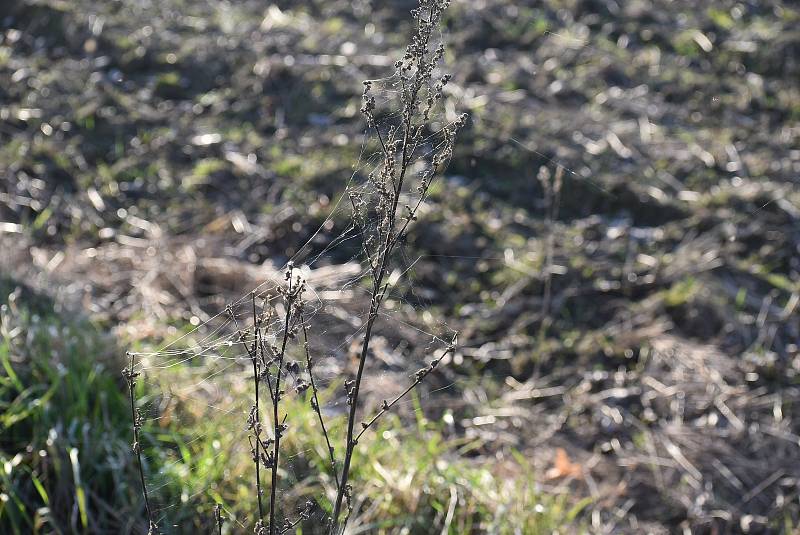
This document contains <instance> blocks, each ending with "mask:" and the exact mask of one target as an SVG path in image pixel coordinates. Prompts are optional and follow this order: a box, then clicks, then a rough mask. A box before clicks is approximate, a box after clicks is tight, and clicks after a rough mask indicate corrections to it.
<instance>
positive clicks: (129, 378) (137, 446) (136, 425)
mask: <svg viewBox="0 0 800 535" xmlns="http://www.w3.org/2000/svg"><path fill="white" fill-rule="evenodd" d="M128 359H129V361H128V367H127V368H125V369H124V370H122V375H123V376H124V377H125V381H126V382H127V383H128V394H129V397H130V402H131V424H132V428H133V445H132V449H133V453H134V454H135V455H136V462H137V465H138V468H139V480H140V483H141V485H142V497H143V499H144V508H145V511H146V512H147V522H148V528H147V533H148V535H156V534H157V533H158V525H157V524H156V523H155V520H153V510H152V509H151V508H150V498H149V496H148V495H147V484H146V483H145V481H144V464H142V445H141V442H140V441H139V430H140V429H141V428H142V414H141V413H140V412H139V410H138V409H137V408H136V391H135V390H136V378H137V377H139V372H137V371H136V362H135V357H134V355H133V353H128Z"/></svg>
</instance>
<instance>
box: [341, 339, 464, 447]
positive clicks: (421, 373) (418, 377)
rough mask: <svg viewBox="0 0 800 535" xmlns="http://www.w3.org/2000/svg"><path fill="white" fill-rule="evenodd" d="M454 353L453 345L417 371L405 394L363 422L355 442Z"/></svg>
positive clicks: (385, 403)
mask: <svg viewBox="0 0 800 535" xmlns="http://www.w3.org/2000/svg"><path fill="white" fill-rule="evenodd" d="M453 351H455V345H454V344H451V345H449V346H448V347H447V348H445V350H444V353H442V355H441V356H440V357H439V358H437V359H434V360H432V361H431V363H430V364H428V366H426V367H425V368H420V369H419V370H417V371H416V373H415V374H414V382H413V383H411V385H409V387H408V388H406V389H405V390H403V392H401V393H400V394H398V395H397V397H395V398H394V399H393V400H392V401H386V400H383V403H382V404H381V410H380V411H379V412H378V413H376V414H375V415H374V416H373V417H372V418H371V419H370V420H369V421H367V422H361V432H360V433H358V435H356V438H355V441H356V442H358V440H359V439H360V438H361V435H363V434H364V433H365V432H366V431H367V429H369V428H370V427H372V425H373V424H374V423H375V422H376V421H378V419H379V418H380V417H381V416H383V415H384V414H386V413H387V412H389V411H390V410H391V409H392V407H394V406H395V405H396V404H397V403H398V402H399V401H400V400H402V399H403V398H404V397H405V396H407V395H408V394H409V392H411V391H412V390H414V388H416V387H417V386H418V385H419V384H420V383H421V382H422V381H423V380H424V379H425V377H427V376H428V374H429V373H431V372H432V371H433V370H434V369H435V368H436V366H437V365H438V364H439V362H441V360H442V359H443V358H444V357H445V356H446V355H447V354H448V353H452V352H453Z"/></svg>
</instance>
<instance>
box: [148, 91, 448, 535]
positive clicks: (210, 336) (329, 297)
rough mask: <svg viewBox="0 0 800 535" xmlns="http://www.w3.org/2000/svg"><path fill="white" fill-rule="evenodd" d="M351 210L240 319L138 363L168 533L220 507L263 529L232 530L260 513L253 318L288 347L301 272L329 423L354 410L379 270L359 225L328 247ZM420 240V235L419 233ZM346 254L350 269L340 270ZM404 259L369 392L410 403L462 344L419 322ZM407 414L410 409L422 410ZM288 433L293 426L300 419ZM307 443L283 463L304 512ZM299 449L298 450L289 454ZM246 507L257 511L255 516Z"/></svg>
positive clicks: (399, 256) (334, 213) (219, 316)
mask: <svg viewBox="0 0 800 535" xmlns="http://www.w3.org/2000/svg"><path fill="white" fill-rule="evenodd" d="M372 83H373V94H374V95H375V96H376V100H377V108H378V110H386V109H391V108H392V107H393V106H396V101H397V99H398V96H399V94H400V91H401V87H400V83H399V81H398V79H397V78H396V77H394V76H393V77H389V78H384V79H380V80H372ZM445 115H446V114H444V113H440V114H439V116H438V117H436V120H434V121H433V123H432V124H431V131H430V132H429V133H428V134H427V135H426V136H425V137H424V138H423V141H422V142H421V143H420V144H419V149H418V150H417V152H416V153H415V154H414V157H413V164H412V166H411V171H413V172H419V171H421V170H422V169H424V168H425V166H430V159H431V156H432V154H433V153H434V151H436V150H437V149H438V144H440V143H442V140H441V133H440V131H441V129H442V128H443V127H445V126H446V124H447V123H446V121H447V117H446V116H445ZM451 119H452V117H451ZM378 121H379V122H378V125H379V126H378V128H381V129H382V130H384V129H385V128H386V126H385V125H388V124H390V123H394V124H396V123H397V122H398V121H399V114H398V113H394V114H384V115H380V116H379V117H378ZM364 139H365V141H364V144H362V147H361V152H360V156H359V159H358V161H357V163H356V165H355V166H354V171H353V173H352V175H351V176H350V177H349V179H348V180H347V184H346V189H347V191H348V192H350V193H353V194H355V195H357V196H362V197H364V198H367V197H369V196H370V195H374V192H373V191H371V188H372V186H371V185H370V184H369V182H368V181H367V180H365V178H364V177H365V176H366V175H367V174H368V173H369V172H370V171H372V170H374V169H375V168H376V167H377V166H379V165H380V163H381V161H382V158H383V156H382V153H381V152H380V150H379V146H378V145H377V140H376V139H375V136H374V130H373V129H367V130H365V132H364ZM412 174H413V173H412ZM418 200H419V198H418V194H416V193H415V191H414V189H413V187H411V188H408V192H407V194H406V195H404V197H403V198H402V200H401V202H404V203H408V204H412V205H413V204H415V203H416V202H417V201H418ZM351 210H352V207H351V205H350V204H349V202H348V196H347V195H346V194H345V195H342V196H341V198H340V199H339V200H338V201H337V202H335V203H334V205H333V207H332V209H331V211H330V214H329V215H328V217H327V219H326V220H325V221H324V222H323V223H322V224H321V225H320V226H319V228H318V229H317V230H316V232H314V233H313V235H312V236H311V238H310V239H309V240H308V241H307V243H306V244H305V245H304V246H303V247H301V248H299V249H298V252H297V253H296V254H295V255H294V256H293V257H292V259H291V261H290V262H291V263H290V264H288V263H287V264H286V265H283V266H276V268H277V269H276V270H275V276H274V277H272V278H270V279H268V280H265V281H263V282H262V283H261V284H259V285H258V286H257V287H255V288H253V289H252V290H251V291H248V292H246V293H243V294H242V295H240V296H239V297H238V298H236V299H234V300H232V301H231V302H230V303H229V305H228V307H226V308H225V309H223V310H219V311H216V314H215V315H213V316H212V317H211V318H210V319H209V320H208V321H205V322H203V323H201V324H200V325H198V326H196V327H195V328H193V329H192V330H191V331H189V332H187V333H186V334H184V335H183V336H180V337H179V338H177V339H176V340H173V341H171V342H169V343H167V344H166V345H164V346H163V347H160V348H158V349H156V350H153V351H139V352H134V353H133V356H134V359H135V362H136V370H137V371H138V372H140V374H141V375H140V376H139V377H138V381H137V382H138V383H139V389H138V392H139V397H138V399H137V404H138V406H139V407H140V410H141V412H142V416H143V419H144V427H143V430H142V443H143V460H144V464H145V466H144V473H145V478H146V483H147V490H148V493H149V496H150V501H151V506H152V508H153V510H154V516H155V520H156V521H157V522H158V523H159V524H160V525H162V526H170V525H171V524H178V523H179V522H180V521H182V520H183V521H185V519H180V518H178V516H177V515H180V514H186V513H185V509H186V507H185V506H184V505H183V504H186V503H192V502H194V503H195V505H196V506H199V507H200V509H201V510H204V511H205V513H206V514H208V515H209V518H210V517H211V516H212V509H213V506H214V504H215V503H220V504H221V505H222V507H223V511H227V513H224V514H226V516H228V518H229V521H231V522H234V523H235V524H237V525H239V528H240V529H244V528H245V527H250V526H252V524H253V523H254V517H250V518H232V516H233V514H232V511H231V508H232V506H231V504H232V503H234V502H240V503H239V505H238V509H239V510H242V509H249V511H256V510H257V508H256V506H255V504H256V495H255V490H254V467H253V463H252V460H251V453H250V450H251V442H250V439H249V437H250V435H251V432H250V431H249V430H248V429H247V419H248V415H249V414H250V411H251V407H252V406H253V404H254V396H253V391H254V388H253V379H252V367H251V359H250V355H249V353H248V350H247V347H246V346H247V345H249V344H252V342H253V339H254V331H253V318H254V316H260V315H261V314H262V312H263V310H264V309H265V303H266V302H275V303H277V305H276V313H275V315H274V316H272V317H271V318H270V319H269V320H268V323H267V324H264V325H263V326H262V328H263V332H264V333H266V335H267V336H268V337H270V338H269V339H268V340H267V343H271V344H279V343H280V337H281V332H282V329H283V324H282V322H283V318H284V317H285V310H284V309H283V308H282V305H281V304H280V299H279V298H277V296H278V294H279V289H280V287H282V286H283V285H285V282H286V281H285V279H283V277H282V275H283V273H284V272H286V270H287V268H288V267H289V265H292V266H293V268H292V270H291V276H292V277H293V278H295V277H298V276H299V277H301V278H302V279H303V280H305V281H306V283H307V285H308V289H307V291H306V292H305V294H304V296H303V297H304V302H305V308H304V319H305V322H306V324H307V325H308V326H309V332H310V340H309V343H310V349H311V353H312V355H313V358H314V361H315V366H314V373H315V380H316V381H317V382H318V386H319V388H320V391H321V393H322V395H323V399H324V400H325V401H324V407H323V409H322V410H323V414H324V415H325V416H326V418H327V417H330V418H339V419H342V418H343V416H344V414H345V412H346V409H347V405H346V401H345V395H344V394H345V392H344V388H343V387H342V382H343V381H344V379H345V378H346V377H350V376H352V374H353V372H354V368H353V364H354V363H355V362H356V361H355V355H356V352H357V350H358V348H360V344H361V339H362V337H363V330H364V319H365V316H366V311H367V309H368V306H369V298H370V290H371V287H370V277H371V269H370V266H369V263H368V261H367V260H366V258H365V257H364V254H363V252H362V249H361V245H360V244H361V235H360V234H359V231H358V230H357V229H356V227H355V226H354V225H353V224H350V225H349V226H347V227H346V228H345V229H344V230H342V231H341V232H339V233H337V234H334V235H327V234H328V231H327V230H326V229H327V228H330V227H329V225H328V223H329V222H330V221H333V220H344V221H347V220H349V218H350V217H351ZM373 217H374V216H373ZM410 229H411V232H414V231H415V230H414V226H413V225H411V227H410ZM423 232H424V230H423ZM319 242H322V243H324V244H325V245H324V247H322V248H319V247H316V249H315V248H314V247H312V243H314V244H317V243H319ZM342 252H344V253H345V257H347V258H349V259H348V260H347V261H346V262H344V263H342V262H341V258H342ZM334 254H335V255H336V259H338V260H334V258H333V257H334ZM393 257H394V258H393V261H392V270H391V273H390V274H389V276H388V283H389V286H390V290H389V293H388V295H389V299H388V301H390V304H389V306H391V307H392V310H387V309H384V311H383V312H382V313H381V314H380V317H379V319H378V321H377V324H376V331H377V335H376V338H375V342H374V343H373V351H372V353H374V355H375V356H374V358H372V359H371V360H373V361H375V365H374V367H373V368H371V369H370V370H368V373H370V374H372V375H371V376H370V379H369V381H374V382H375V383H376V384H379V385H380V388H381V389H383V391H384V393H385V395H386V396H390V395H391V394H392V392H395V393H400V392H401V391H402V390H404V389H405V388H406V387H407V386H408V385H409V384H411V383H412V382H413V376H414V371H415V370H417V369H419V368H420V367H421V366H425V365H426V364H427V363H428V362H429V361H430V360H431V359H432V358H434V357H435V356H437V355H436V354H437V352H440V350H441V349H442V348H444V347H447V345H448V344H449V343H450V342H451V341H452V339H453V337H454V332H453V331H452V330H451V329H450V328H449V327H448V326H447V324H446V322H445V321H443V318H436V319H434V320H433V322H429V324H431V325H433V327H429V326H426V325H422V324H420V323H419V322H418V321H415V320H414V319H413V316H415V312H416V311H418V310H419V309H421V308H425V307H426V305H428V304H430V303H429V302H427V299H424V298H420V296H418V295H415V294H414V292H413V288H414V268H415V265H416V263H417V261H418V260H419V257H415V256H414V253H413V252H412V251H410V250H408V248H407V247H406V245H405V244H403V243H400V245H399V246H398V247H397V249H396V253H395V254H394V255H393ZM332 262H339V263H338V264H332ZM254 310H255V314H254ZM304 359H305V357H304V354H303V351H302V343H301V342H300V341H298V340H295V341H292V342H290V344H289V350H288V351H287V360H293V361H297V362H298V363H299V365H300V372H299V374H295V373H290V374H289V376H288V378H287V382H286V386H285V390H286V392H287V398H289V402H288V403H290V404H291V403H292V400H294V401H296V402H298V403H300V402H302V403H308V399H307V397H308V394H307V393H306V394H296V393H295V392H293V391H292V387H293V385H295V384H297V382H298V381H299V379H300V378H301V376H302V378H303V379H307V375H306V365H305V362H304ZM368 387H369V386H368ZM401 403H402V404H404V405H406V404H409V403H411V398H408V399H406V400H404V401H403V402H401ZM289 406H290V405H289ZM260 407H261V411H260V415H261V420H262V422H264V427H265V435H266V436H270V435H271V432H270V431H271V426H272V422H271V421H270V414H271V406H270V404H269V399H268V396H267V394H266V392H261V404H260ZM400 408H402V407H400ZM377 409H378V407H376V406H375V404H373V405H371V406H370V405H366V404H365V406H364V408H363V409H362V417H363V418H365V419H368V418H369V417H370V416H371V415H372V414H374V412H375V411H376V410H377ZM284 411H285V409H284ZM282 412H283V411H282ZM306 412H309V413H310V411H306ZM290 416H291V415H290ZM288 423H289V425H290V426H291V425H292V424H293V422H292V420H291V418H289V420H288ZM290 432H291V431H290ZM316 432H317V436H315V437H313V440H309V445H308V448H312V447H319V445H320V444H322V442H321V440H322V436H321V434H319V429H318V428H317V429H316ZM331 438H332V439H333V440H334V441H335V442H336V447H337V452H341V451H343V449H344V446H343V434H342V433H341V432H334V433H333V434H332V436H331ZM297 443H299V444H301V446H300V448H297V447H294V449H287V450H285V451H284V453H283V455H284V457H282V460H281V463H280V472H279V473H280V474H281V476H280V477H281V479H282V481H283V483H282V484H281V485H282V491H284V489H285V493H286V494H285V495H284V496H283V497H282V501H283V502H289V503H293V502H298V503H301V502H302V496H300V494H302V490H298V491H296V492H297V493H298V495H296V496H295V495H292V492H295V491H294V490H292V487H297V485H296V482H297V481H300V480H303V479H304V478H306V477H311V478H314V477H317V475H316V474H315V473H314V471H313V470H309V468H308V467H307V466H304V465H302V464H303V463H301V461H302V460H303V458H304V457H306V455H304V454H307V453H308V451H307V450H303V449H302V448H303V446H302V439H298V441H297ZM312 443H313V444H312ZM292 446H296V444H292V445H290V446H289V447H290V448H291V447H292ZM282 449H283V448H282ZM322 458H324V455H323V456H322ZM295 461H297V463H296V462H295ZM268 474H269V471H268V470H266V469H262V474H261V477H262V478H263V480H265V481H266V479H267V478H268ZM328 483H329V484H330V481H328ZM267 487H268V485H264V488H267ZM242 501H247V502H248V503H250V504H251V505H252V506H250V507H244V508H243V507H242V506H241V502H242ZM204 504H205V505H204Z"/></svg>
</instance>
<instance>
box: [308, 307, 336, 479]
mask: <svg viewBox="0 0 800 535" xmlns="http://www.w3.org/2000/svg"><path fill="white" fill-rule="evenodd" d="M300 323H301V324H302V325H303V346H304V349H305V353H306V369H307V370H308V377H309V380H310V383H311V408H312V409H314V412H316V413H317V418H318V419H319V425H320V427H321V428H322V436H324V437H325V443H326V444H327V446H328V455H329V456H330V462H331V470H333V479H334V481H335V482H336V488H337V489H338V488H339V473H338V470H337V469H336V457H335V456H334V453H333V452H334V450H333V446H332V445H331V439H330V435H329V434H328V429H327V428H326V427H325V420H324V419H323V418H322V408H321V407H320V405H319V397H318V395H317V385H316V383H315V382H314V373H313V371H312V368H313V366H314V364H313V360H312V358H311V353H310V352H309V349H308V327H307V325H306V319H305V315H304V314H303V313H302V312H301V313H300Z"/></svg>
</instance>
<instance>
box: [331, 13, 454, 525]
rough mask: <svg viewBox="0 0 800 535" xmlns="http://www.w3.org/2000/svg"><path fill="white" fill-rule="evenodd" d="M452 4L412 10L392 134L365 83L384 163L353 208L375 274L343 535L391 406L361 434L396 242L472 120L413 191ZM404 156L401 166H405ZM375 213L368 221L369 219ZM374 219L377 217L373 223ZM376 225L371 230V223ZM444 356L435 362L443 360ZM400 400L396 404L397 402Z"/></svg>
mask: <svg viewBox="0 0 800 535" xmlns="http://www.w3.org/2000/svg"><path fill="white" fill-rule="evenodd" d="M448 5H449V1H448V0H420V2H419V8H417V9H415V10H414V11H413V12H412V15H413V16H414V18H415V20H416V21H417V28H416V31H415V33H414V36H413V38H412V41H411V44H409V46H408V47H407V49H406V53H405V55H404V56H403V58H402V60H400V61H398V62H397V63H396V64H395V68H396V75H397V76H398V77H399V79H400V82H401V86H402V91H401V103H400V110H399V111H400V113H399V116H400V118H401V119H400V124H399V125H393V126H391V127H390V128H389V129H388V131H387V132H386V135H385V136H384V134H383V133H382V132H381V128H380V126H379V125H378V124H377V123H376V120H375V115H374V111H375V97H373V96H372V95H371V94H370V91H371V87H372V82H371V81H366V82H364V95H363V100H364V105H363V107H362V109H361V111H362V113H363V114H364V116H365V118H366V121H367V124H368V125H369V126H370V127H373V128H374V130H375V132H376V133H377V137H378V141H379V143H380V147H381V152H382V155H383V162H382V164H381V165H380V166H379V168H378V169H377V170H376V171H377V172H373V173H370V175H369V177H368V183H369V185H370V186H371V187H372V188H373V189H374V194H373V195H372V196H371V197H370V196H367V195H363V194H358V193H355V192H351V193H350V202H351V205H352V207H353V225H354V227H355V228H356V229H358V231H359V233H360V235H361V239H362V248H363V252H364V255H365V256H366V260H367V261H368V263H369V267H370V271H371V275H372V290H371V298H370V306H369V310H368V312H367V318H366V324H365V329H364V334H363V337H362V341H361V351H360V354H359V361H358V369H357V371H356V376H355V379H351V380H348V381H347V382H346V383H345V385H346V387H347V398H348V403H349V405H350V409H349V413H348V417H347V438H346V442H345V453H344V460H343V463H342V472H341V479H340V481H339V484H338V490H337V493H336V501H335V504H334V509H333V514H332V516H331V524H330V532H331V533H337V532H339V531H341V530H343V528H344V524H346V522H347V516H345V520H344V521H343V522H342V525H340V520H339V519H340V517H341V514H342V505H343V502H344V500H345V498H347V499H348V502H349V497H350V495H351V492H352V489H351V487H350V485H348V479H349V476H350V466H351V462H352V458H353V452H354V450H355V447H356V445H357V443H358V437H360V436H361V435H362V434H363V432H364V431H365V430H366V429H367V428H369V426H370V425H371V423H372V422H374V421H375V420H377V418H379V417H380V415H382V414H383V413H384V412H385V411H386V410H388V408H390V407H391V405H389V404H388V403H386V402H384V410H383V411H382V412H380V413H379V414H378V415H376V417H375V418H373V420H371V421H370V422H369V423H363V422H362V430H361V432H360V433H358V435H356V432H355V423H356V420H357V412H358V398H359V393H360V389H361V385H362V381H363V379H364V369H365V365H366V362H367V360H368V356H369V348H370V342H371V340H372V336H373V328H374V326H375V321H376V319H377V318H378V316H379V314H380V309H381V305H382V303H383V300H384V297H385V296H386V292H387V289H388V286H389V285H388V284H387V283H385V282H384V279H385V278H386V275H387V273H388V272H389V270H390V266H391V264H392V262H391V260H392V254H393V252H394V250H395V247H396V246H397V244H398V243H399V242H400V241H401V240H402V238H403V236H404V235H405V232H406V230H407V228H408V226H409V225H410V223H411V222H412V221H414V220H416V218H417V211H418V209H419V208H420V206H421V205H422V203H423V202H424V200H425V197H426V194H427V192H428V189H429V187H430V183H431V180H432V179H433V177H434V174H435V172H436V171H437V170H438V169H439V168H441V167H442V166H443V165H444V164H445V163H446V162H447V160H448V159H449V157H450V155H451V154H452V148H453V140H454V138H455V133H456V132H457V131H458V129H460V128H461V127H462V126H463V125H464V123H465V121H466V117H465V116H461V117H459V119H458V120H456V121H455V122H453V123H452V124H450V125H447V126H445V127H444V128H443V129H442V130H441V131H440V132H439V134H441V135H442V136H443V137H444V140H443V142H442V143H441V144H439V145H438V146H437V147H435V148H434V151H433V153H434V154H433V157H432V159H431V162H430V165H429V166H428V167H426V168H425V169H424V170H423V171H421V172H420V173H419V174H418V176H417V179H418V180H417V182H416V183H415V184H414V185H415V186H416V188H413V187H409V185H408V184H407V181H408V180H407V179H408V178H409V176H410V175H411V174H412V173H410V170H411V164H412V162H413V160H414V158H415V153H416V151H417V149H418V147H419V146H420V144H421V143H422V141H423V132H424V131H425V130H426V128H429V125H428V121H429V119H430V113H431V110H432V108H433V107H434V105H435V104H436V103H437V102H438V101H439V100H440V99H441V97H442V90H443V88H444V86H445V85H446V84H447V82H448V81H449V79H450V77H449V75H444V76H442V77H441V78H439V79H438V80H434V75H433V72H434V69H435V68H436V66H437V64H438V63H439V62H440V60H441V59H442V57H443V55H444V46H443V45H442V44H440V45H439V46H438V47H436V49H435V50H434V51H431V50H430V49H429V48H430V47H429V44H430V40H431V36H432V35H433V32H434V30H435V29H436V28H437V27H438V25H439V22H440V21H441V17H442V14H443V12H444V10H445V9H446V8H447V7H448ZM398 156H399V161H398ZM412 191H413V192H414V193H415V194H416V195H417V196H418V197H417V200H416V202H415V203H411V204H413V207H412V206H410V205H405V206H404V209H405V213H404V214H403V215H401V214H400V213H398V210H399V208H400V202H401V198H402V197H403V196H404V195H408V194H411V193H412ZM368 214H369V216H368ZM372 214H375V215H377V218H374V219H373V218H372ZM372 221H374V223H372V226H371V227H370V223H371V222H372ZM438 361H439V360H438V359H437V360H436V361H434V362H436V363H438ZM434 366H435V364H433V363H431V366H430V367H429V368H423V370H424V373H422V374H420V373H419V372H418V374H417V379H416V380H415V382H414V384H413V385H412V386H411V387H410V388H409V389H408V390H407V391H406V392H405V393H403V394H402V396H404V395H406V394H407V393H408V392H410V391H411V389H413V388H414V387H416V386H417V385H418V384H419V382H420V381H421V380H422V379H423V378H424V377H425V376H426V375H427V373H428V372H429V371H430V370H432V369H433V367H434ZM397 401H399V400H395V401H393V402H392V404H394V403H396V402H397Z"/></svg>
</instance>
